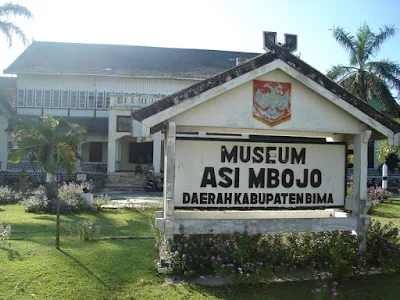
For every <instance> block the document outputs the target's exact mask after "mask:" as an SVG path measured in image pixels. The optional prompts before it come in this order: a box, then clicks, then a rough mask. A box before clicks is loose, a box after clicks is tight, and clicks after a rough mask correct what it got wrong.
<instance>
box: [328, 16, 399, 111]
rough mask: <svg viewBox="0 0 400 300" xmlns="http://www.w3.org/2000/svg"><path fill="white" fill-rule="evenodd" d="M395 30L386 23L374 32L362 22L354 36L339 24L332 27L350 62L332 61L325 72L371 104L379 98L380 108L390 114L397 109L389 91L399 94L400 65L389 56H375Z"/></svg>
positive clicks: (334, 35)
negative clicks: (377, 31)
mask: <svg viewBox="0 0 400 300" xmlns="http://www.w3.org/2000/svg"><path fill="white" fill-rule="evenodd" d="M396 32H397V29H396V28H394V27H393V26H387V25H385V26H384V27H382V28H380V29H379V33H378V34H375V33H374V32H372V30H371V28H370V27H369V26H368V25H367V24H364V25H362V26H361V27H359V28H358V31H357V33H356V36H353V35H351V34H350V33H348V32H346V31H345V30H344V29H343V28H342V27H335V28H334V29H333V31H332V33H333V37H334V38H335V40H336V41H337V42H338V43H339V44H340V45H341V46H342V47H343V48H344V49H345V50H346V52H347V53H348V54H349V55H350V57H349V65H348V66H344V65H335V66H333V67H332V68H331V69H330V70H329V71H328V74H327V75H328V77H329V78H331V79H332V80H334V81H336V82H337V83H339V84H340V85H342V86H343V87H344V88H345V89H346V90H347V91H349V92H350V93H352V94H354V95H355V96H357V97H359V98H361V99H362V100H364V101H366V102H368V103H370V104H372V103H373V101H376V100H378V101H379V103H378V104H380V107H381V110H382V111H385V112H388V113H389V114H392V115H396V114H397V112H398V111H399V106H398V104H397V102H396V99H395V97H394V96H393V94H392V91H396V92H397V93H398V95H399V94H400V65H399V64H397V63H396V62H394V61H391V60H389V59H381V60H374V58H375V56H376V55H377V54H378V52H379V50H380V48H381V46H382V44H383V43H384V42H385V41H387V40H388V39H389V38H391V37H393V36H394V35H395V34H396ZM398 95H397V96H398Z"/></svg>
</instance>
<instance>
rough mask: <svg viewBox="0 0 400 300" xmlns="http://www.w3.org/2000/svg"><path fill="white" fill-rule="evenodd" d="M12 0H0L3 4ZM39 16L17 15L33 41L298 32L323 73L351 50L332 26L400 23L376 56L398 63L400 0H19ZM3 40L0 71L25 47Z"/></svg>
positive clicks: (193, 43)
mask: <svg viewBox="0 0 400 300" xmlns="http://www.w3.org/2000/svg"><path fill="white" fill-rule="evenodd" d="M5 2H7V1H5V0H0V4H3V3H5ZM13 2H14V3H20V4H22V5H25V6H26V7H28V8H29V9H30V10H31V11H32V13H33V14H34V19H31V20H22V19H13V20H14V21H15V23H16V24H17V25H18V26H20V27H21V29H23V30H24V32H25V33H26V35H27V37H28V39H29V41H30V42H31V41H32V40H36V41H57V42H77V43H98V44H123V45H141V46H157V47H174V48H195V49H212V50H230V51H244V52H258V53H263V52H264V50H263V40H262V32H263V31H275V32H277V33H278V41H279V42H283V34H284V33H291V34H297V35H298V51H297V52H296V53H299V54H300V55H301V59H303V60H305V61H306V62H307V63H309V64H311V65H312V66H313V67H315V68H317V69H318V70H320V71H322V72H324V73H325V72H326V71H327V70H328V69H329V68H330V67H331V66H332V65H334V64H339V63H341V64H346V63H347V61H348V55H347V54H346V52H345V51H344V50H343V49H342V48H341V47H340V46H339V45H338V44H337V43H336V42H335V40H334V39H333V37H332V32H331V29H332V28H334V26H342V27H344V28H345V29H346V30H347V31H349V32H351V33H353V34H355V33H356V30H357V28H358V27H359V26H360V25H362V24H363V23H364V22H366V23H367V24H369V25H370V26H371V27H372V28H373V29H374V30H375V32H377V31H378V29H379V28H380V27H381V26H383V25H385V24H392V25H395V26H396V27H397V28H399V32H398V34H397V35H396V36H395V37H394V38H392V39H391V40H389V41H388V42H387V43H385V44H384V45H383V47H382V49H381V52H380V54H379V55H378V58H389V59H391V60H393V61H397V62H399V63H400V51H399V50H398V49H400V18H399V11H400V0H374V1H373V0H350V1H349V0H346V1H344V0H331V1H324V0H279V1H276V0H275V1H270V0H243V1H236V0H202V1H190V0H162V1H159V0H141V1H139V0H112V1H110V0H97V1H96V0H79V1H77V0H68V1H67V0H19V1H15V0H14V1H13ZM25 49H26V46H24V45H23V44H22V43H21V42H20V41H19V40H18V39H17V38H15V39H14V44H13V47H12V48H11V49H9V48H8V45H7V43H6V41H5V39H4V38H3V37H0V74H1V72H2V70H3V69H5V68H7V67H8V66H9V65H10V64H11V63H12V62H13V61H14V60H15V59H16V58H17V57H18V56H19V55H20V54H21V53H22V52H23V51H24V50H25Z"/></svg>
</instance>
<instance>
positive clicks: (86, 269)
mask: <svg viewBox="0 0 400 300" xmlns="http://www.w3.org/2000/svg"><path fill="white" fill-rule="evenodd" d="M60 252H61V253H63V254H64V255H65V256H67V257H68V258H69V259H71V260H72V261H74V262H75V263H76V264H78V265H79V266H80V267H81V268H82V269H84V270H85V271H86V272H87V273H88V274H89V275H90V276H92V277H93V278H94V279H96V280H97V281H98V282H99V283H100V284H102V285H103V286H105V287H107V288H109V286H108V285H107V283H105V282H104V281H103V280H101V279H100V278H99V277H98V276H96V274H94V273H93V272H92V271H91V270H89V269H88V268H87V267H86V266H85V265H84V264H82V263H81V262H80V261H79V260H77V259H76V258H75V257H73V256H72V255H71V254H69V253H67V252H66V251H64V250H62V249H60Z"/></svg>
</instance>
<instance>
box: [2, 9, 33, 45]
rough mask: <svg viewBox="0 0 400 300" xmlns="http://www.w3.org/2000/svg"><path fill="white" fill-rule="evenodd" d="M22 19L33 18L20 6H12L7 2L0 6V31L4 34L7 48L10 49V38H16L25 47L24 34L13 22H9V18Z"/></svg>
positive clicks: (29, 12) (28, 11)
mask: <svg viewBox="0 0 400 300" xmlns="http://www.w3.org/2000/svg"><path fill="white" fill-rule="evenodd" d="M10 16H14V17H23V18H27V19H30V18H32V17H33V14H32V13H31V11H30V10H29V9H28V8H26V7H25V6H22V5H20V4H14V3H12V2H8V3H5V4H3V5H2V6H0V31H1V32H2V33H3V34H4V36H5V37H6V39H7V42H8V46H9V47H10V48H11V46H12V43H13V40H12V36H13V35H16V36H18V37H19V38H20V39H21V41H22V42H23V43H24V45H26V44H27V43H28V40H27V38H26V36H25V34H24V32H23V31H22V30H21V28H19V27H18V26H17V25H15V24H14V23H13V22H11V21H10V19H9V17H10Z"/></svg>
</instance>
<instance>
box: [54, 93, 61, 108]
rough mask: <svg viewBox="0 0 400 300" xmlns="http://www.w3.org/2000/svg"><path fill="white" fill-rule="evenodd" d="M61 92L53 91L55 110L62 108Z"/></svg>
mask: <svg viewBox="0 0 400 300" xmlns="http://www.w3.org/2000/svg"><path fill="white" fill-rule="evenodd" d="M60 96H61V95H60V90H54V91H53V108H60Z"/></svg>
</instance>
